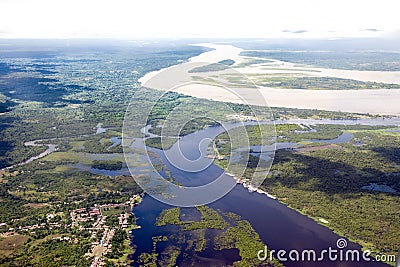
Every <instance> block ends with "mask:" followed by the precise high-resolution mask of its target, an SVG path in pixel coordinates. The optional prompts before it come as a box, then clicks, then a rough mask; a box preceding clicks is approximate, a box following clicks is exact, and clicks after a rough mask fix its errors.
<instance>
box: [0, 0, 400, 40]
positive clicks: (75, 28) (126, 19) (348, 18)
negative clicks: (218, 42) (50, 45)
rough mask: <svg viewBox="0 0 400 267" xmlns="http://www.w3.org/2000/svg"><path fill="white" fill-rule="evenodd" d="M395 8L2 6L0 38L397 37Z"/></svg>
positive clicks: (304, 0) (301, 4) (178, 2)
mask: <svg viewBox="0 0 400 267" xmlns="http://www.w3.org/2000/svg"><path fill="white" fill-rule="evenodd" d="M396 7H397V2H396V1H392V0H383V1H379V3H377V2H376V1H344V0H339V1H332V0H329V1H318V0H297V1H293V0H283V1H279V2H276V1H275V2H273V1H258V0H249V1H246V2H245V3H243V2H232V1H226V0H222V1H211V0H205V1H202V2H201V4H195V3H193V2H188V1H182V0H171V1H158V0H150V1H128V0H119V1H113V2H111V1H107V0H97V1H94V0H88V1H78V0H70V1H66V0H60V1H51V0H35V1H28V0H14V1H10V0H3V1H1V2H0V14H1V16H0V38H49V39H51V38H125V39H137V38H343V37H389V38H391V37H395V38H397V37H398V36H399V34H400V31H399V29H400V28H399V22H400V20H399V18H398V16H397V10H398V8H396Z"/></svg>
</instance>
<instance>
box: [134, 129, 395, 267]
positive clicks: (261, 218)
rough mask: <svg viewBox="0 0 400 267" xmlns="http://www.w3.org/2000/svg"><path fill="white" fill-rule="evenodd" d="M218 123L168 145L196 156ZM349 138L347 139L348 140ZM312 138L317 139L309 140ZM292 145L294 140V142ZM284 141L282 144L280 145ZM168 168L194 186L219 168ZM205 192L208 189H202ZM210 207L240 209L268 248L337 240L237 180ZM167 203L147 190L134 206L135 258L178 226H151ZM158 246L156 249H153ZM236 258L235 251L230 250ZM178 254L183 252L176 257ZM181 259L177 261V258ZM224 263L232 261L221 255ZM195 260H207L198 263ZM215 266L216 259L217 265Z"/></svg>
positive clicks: (327, 243) (350, 245) (318, 247)
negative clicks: (192, 169) (153, 238)
mask: <svg viewBox="0 0 400 267" xmlns="http://www.w3.org/2000/svg"><path fill="white" fill-rule="evenodd" d="M221 130H222V129H219V127H212V128H207V129H205V130H202V131H199V132H197V133H194V134H190V135H187V136H185V137H183V138H182V139H180V140H179V144H176V145H174V146H173V147H172V149H171V151H174V149H176V146H178V145H179V147H180V148H181V151H183V154H184V155H185V156H186V157H187V158H190V159H192V160H196V159H200V158H199V157H201V155H202V152H201V151H200V150H201V149H200V150H199V144H200V142H201V140H203V139H204V138H211V139H212V138H213V137H215V136H216V134H218V133H219V132H221ZM352 138H353V136H352V135H351V134H346V133H344V134H342V135H341V136H339V137H338V138H335V139H332V140H318V142H321V141H322V142H331V143H341V142H348V141H350V140H351V139H352ZM346 140H347V141H346ZM313 141H316V140H313ZM290 145H293V144H292V143H291V144H290ZM286 146H288V145H285V144H283V145H282V148H284V147H286ZM152 151H154V152H156V153H158V154H159V155H160V157H161V158H163V159H166V155H165V154H164V153H163V152H162V151H159V150H158V151H157V150H156V149H152ZM168 157H170V159H172V160H173V161H176V162H179V161H181V160H182V159H180V158H179V157H181V155H178V154H177V153H175V152H174V153H170V154H168ZM165 163H166V165H167V166H168V168H169V169H170V171H171V174H172V176H173V177H174V178H175V179H176V180H178V181H179V182H181V183H183V184H185V185H188V186H196V185H201V184H206V183H208V182H209V181H211V180H213V179H214V178H215V177H216V175H218V174H219V173H221V172H222V170H221V169H220V168H219V167H217V166H215V165H214V164H213V163H211V164H210V165H207V167H206V168H204V169H202V170H201V171H200V172H198V173H196V172H195V173H193V172H185V171H182V170H180V169H178V168H175V167H174V166H173V165H171V164H168V163H167V162H165ZM198 163H199V165H201V166H203V164H208V162H207V159H204V160H199V161H198ZM205 194H206V192H205ZM209 206H210V207H211V208H214V209H221V210H222V211H228V212H234V213H236V214H238V215H240V216H241V217H242V218H243V219H245V220H248V221H249V222H250V223H251V225H252V226H253V228H254V229H255V230H256V231H257V232H258V234H259V235H260V237H261V239H262V240H263V242H264V243H266V244H267V245H268V247H269V248H270V249H274V250H279V249H285V250H286V251H289V250H291V249H297V250H305V249H315V250H316V251H317V252H319V251H321V250H323V249H328V248H329V247H332V248H333V249H336V248H337V247H336V241H337V240H338V239H339V238H341V237H340V236H339V235H337V234H335V233H333V232H332V231H331V230H330V229H328V228H326V227H324V226H322V225H320V224H318V223H316V222H315V221H314V220H312V219H310V218H308V217H306V216H304V215H302V214H300V213H298V212H297V211H294V210H292V209H290V208H288V207H287V206H286V205H284V204H282V203H280V202H278V201H277V200H274V199H271V198H268V197H267V196H266V195H261V194H258V193H255V192H252V193H251V192H249V191H248V190H247V189H245V188H244V187H243V186H241V185H236V186H234V188H233V190H232V191H230V192H229V193H228V194H227V195H225V196H224V197H222V198H221V199H219V200H217V201H215V202H214V203H212V204H210V205H209ZM166 208H171V206H169V205H166V204H164V203H161V202H159V201H157V200H155V199H153V198H152V197H151V196H149V195H146V196H145V197H144V198H143V202H142V203H141V204H140V205H138V206H137V207H135V208H134V213H135V215H136V216H137V218H138V221H137V224H138V225H140V226H141V228H140V229H137V230H134V231H133V238H134V239H133V240H134V244H135V245H136V246H137V250H136V253H135V254H134V255H133V258H134V259H137V257H138V256H139V255H140V253H142V252H148V253H151V251H152V244H153V243H152V237H153V236H157V235H168V234H173V233H176V232H177V231H179V228H178V227H177V226H167V227H157V226H155V225H154V224H155V221H156V218H157V217H158V216H159V214H160V213H161V211H162V210H163V209H166ZM346 249H357V250H361V246H360V245H358V244H355V243H352V242H348V246H347V248H346ZM157 252H160V251H157ZM205 252H206V253H208V254H206V255H204V254H202V255H201V256H204V257H207V258H214V259H217V260H221V259H220V257H221V256H220V255H217V254H216V252H215V251H212V250H206V251H205ZM232 257H233V258H234V257H235V256H234V254H232ZM254 257H255V258H256V257H257V251H255V252H254ZM178 259H181V258H178ZM178 264H179V263H178ZM225 264H230V263H229V262H226V261H225ZM285 265H286V266H289V267H290V266H387V265H385V264H383V263H376V262H330V261H324V262H323V263H321V262H314V263H313V262H307V263H299V262H285ZM198 266H206V262H203V265H202V264H201V263H200V265H198ZM216 266H218V265H216Z"/></svg>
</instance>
